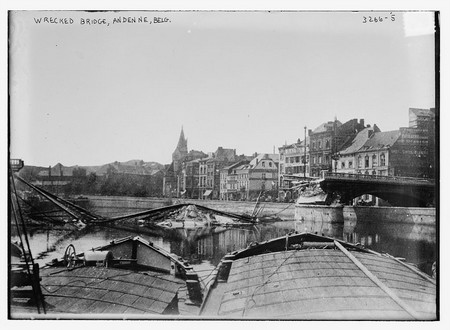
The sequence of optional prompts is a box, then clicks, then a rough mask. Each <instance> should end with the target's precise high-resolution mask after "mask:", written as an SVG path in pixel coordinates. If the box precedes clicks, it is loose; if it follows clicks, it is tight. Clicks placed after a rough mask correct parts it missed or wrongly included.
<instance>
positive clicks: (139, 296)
mask: <svg viewBox="0 0 450 330" xmlns="http://www.w3.org/2000/svg"><path fill="white" fill-rule="evenodd" d="M41 277H42V281H41V288H42V293H43V295H44V297H45V303H46V313H47V317H50V316H51V315H53V314H66V315H67V314H72V315H77V316H76V317H78V318H80V317H81V318H83V317H86V316H88V317H89V315H91V316H94V315H98V314H103V315H104V314H107V315H109V316H111V315H113V316H114V315H116V317H117V316H120V315H121V317H124V316H126V315H128V316H129V315H144V314H153V315H155V314H156V315H158V314H172V313H173V312H174V308H175V309H176V306H177V304H176V303H175V301H176V300H177V292H178V290H180V288H182V287H184V285H185V283H184V281H183V280H181V279H177V278H174V277H173V276H171V275H170V274H161V273H157V272H152V271H146V272H145V273H138V272H135V271H130V270H124V269H115V268H104V267H79V268H74V269H71V270H69V269H66V268H65V267H64V268H62V267H61V268H59V267H58V268H47V269H43V270H42V271H41ZM13 312H14V311H13Z"/></svg>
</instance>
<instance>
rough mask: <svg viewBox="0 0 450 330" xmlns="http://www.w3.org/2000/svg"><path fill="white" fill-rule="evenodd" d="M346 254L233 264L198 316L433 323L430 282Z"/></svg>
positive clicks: (325, 252)
mask: <svg viewBox="0 0 450 330" xmlns="http://www.w3.org/2000/svg"><path fill="white" fill-rule="evenodd" d="M341 247H342V246H341ZM344 250H345V249H344ZM345 251H346V252H344V251H342V250H340V249H305V250H296V249H293V250H285V251H279V252H269V253H265V254H258V255H252V256H245V257H243V258H239V259H236V260H233V261H232V265H231V269H230V273H229V276H228V279H227V282H226V283H223V282H218V283H217V284H216V286H215V288H213V289H212V290H211V292H210V293H209V296H208V298H207V300H206V302H205V304H204V306H203V308H202V315H204V316H215V317H219V318H226V319H245V318H247V319H302V320H304V319H306V320H324V319H326V320H342V319H347V320H408V319H421V320H435V319H436V284H435V282H434V280H432V279H431V278H429V279H428V278H427V277H426V275H422V274H420V273H419V271H416V270H414V269H412V268H411V267H408V266H407V265H405V264H404V263H401V262H399V261H398V260H396V259H395V258H392V257H387V256H384V255H380V254H375V253H367V252H363V251H358V250H352V251H351V252H350V251H348V250H345ZM348 252H349V253H350V254H351V255H350V257H349V255H348V254H347V253H348ZM358 263H360V265H362V266H361V267H360V266H358Z"/></svg>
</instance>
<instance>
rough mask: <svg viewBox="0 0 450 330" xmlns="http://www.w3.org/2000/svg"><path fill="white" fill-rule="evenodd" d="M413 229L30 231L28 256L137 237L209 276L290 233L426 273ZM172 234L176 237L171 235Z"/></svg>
mask: <svg viewBox="0 0 450 330" xmlns="http://www.w3.org/2000/svg"><path fill="white" fill-rule="evenodd" d="M417 226H418V225H414V226H413V225H405V224H395V223H380V222H377V221H364V222H363V223H356V222H353V223H351V222H350V221H346V222H345V223H344V224H330V223H323V222H321V221H316V222H314V221H309V222H308V221H302V222H299V221H283V222H275V223H269V224H258V225H255V226H246V227H242V228H222V227H207V228H195V229H167V231H168V233H171V234H168V235H167V237H165V236H166V235H163V236H162V237H161V236H151V235H149V234H142V233H139V229H138V228H137V233H136V234H134V233H130V232H129V231H123V230H119V229H113V228H108V227H93V228H85V229H83V230H80V231H73V229H72V228H67V229H51V230H43V229H40V230H34V231H31V232H30V233H29V236H30V237H29V240H30V245H31V250H32V252H33V256H34V257H35V258H36V259H37V261H38V262H39V264H40V265H41V266H42V265H44V264H45V263H47V262H50V261H51V260H52V259H54V258H60V257H62V256H63V254H64V251H65V248H66V247H67V246H68V245H69V244H73V245H74V246H75V248H76V251H77V252H82V251H86V250H89V249H91V248H93V247H97V246H101V245H105V244H107V243H109V242H110V241H111V240H113V239H118V238H123V237H126V236H129V235H137V234H139V235H140V236H142V237H143V238H145V239H147V240H149V241H151V242H153V243H154V244H155V245H157V246H160V247H162V248H163V249H165V250H167V251H170V252H172V253H175V254H177V255H180V256H182V257H183V258H185V259H187V260H189V262H190V263H191V264H192V265H193V266H194V269H195V270H197V271H199V272H210V271H211V270H212V269H213V268H214V267H215V266H216V265H217V264H218V263H219V262H220V260H221V258H222V257H223V256H224V255H225V254H227V253H228V252H231V251H234V250H238V249H241V248H245V247H247V246H248V245H249V244H250V243H251V242H255V241H258V242H261V241H265V240H269V239H272V238H276V237H279V236H283V235H286V234H288V233H289V232H292V231H297V232H312V233H317V234H319V235H325V236H331V237H335V238H337V239H343V240H345V241H348V242H351V243H361V244H362V245H364V246H366V247H368V248H370V249H372V250H375V251H378V252H383V253H389V254H391V255H393V256H396V257H404V258H406V261H408V262H411V263H414V264H417V265H418V266H419V267H420V268H421V269H422V270H424V271H426V272H427V273H431V271H430V270H431V264H432V263H433V262H434V261H435V260H436V241H435V239H434V241H433V240H430V235H425V236H424V237H426V238H425V239H421V238H420V235H418V234H417V233H419V234H420V233H422V232H424V231H427V230H428V229H427V228H417ZM173 231H177V233H176V234H177V235H173V233H174V232H173ZM12 240H13V241H14V240H18V237H17V236H15V235H14V233H13V237H12Z"/></svg>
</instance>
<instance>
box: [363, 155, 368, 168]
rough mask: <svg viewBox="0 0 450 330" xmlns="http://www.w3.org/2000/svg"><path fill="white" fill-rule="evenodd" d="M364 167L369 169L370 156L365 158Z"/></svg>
mask: <svg viewBox="0 0 450 330" xmlns="http://www.w3.org/2000/svg"><path fill="white" fill-rule="evenodd" d="M364 167H366V168H367V167H369V156H366V157H364Z"/></svg>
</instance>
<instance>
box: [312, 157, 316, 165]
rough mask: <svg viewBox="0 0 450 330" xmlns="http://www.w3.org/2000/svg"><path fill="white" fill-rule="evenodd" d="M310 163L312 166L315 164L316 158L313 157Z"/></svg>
mask: <svg viewBox="0 0 450 330" xmlns="http://www.w3.org/2000/svg"><path fill="white" fill-rule="evenodd" d="M312 163H313V164H315V163H316V157H315V156H314V157H313V158H312Z"/></svg>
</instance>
